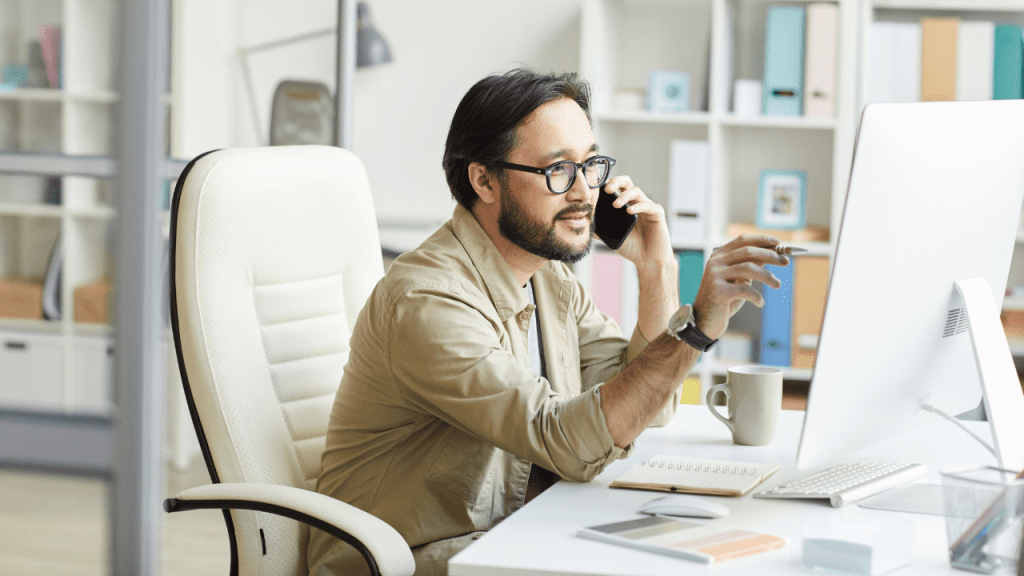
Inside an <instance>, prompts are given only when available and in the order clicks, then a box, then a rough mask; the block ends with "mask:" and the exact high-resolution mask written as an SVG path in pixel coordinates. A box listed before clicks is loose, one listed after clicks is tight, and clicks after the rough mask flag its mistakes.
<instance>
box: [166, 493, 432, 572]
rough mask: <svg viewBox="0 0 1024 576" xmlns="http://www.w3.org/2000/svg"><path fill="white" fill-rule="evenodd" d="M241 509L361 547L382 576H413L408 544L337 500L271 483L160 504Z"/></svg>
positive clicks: (369, 516) (191, 495)
mask: <svg viewBox="0 0 1024 576" xmlns="http://www.w3.org/2000/svg"><path fill="white" fill-rule="evenodd" d="M201 509H214V510H223V509H240V510H255V511H258V512H269V513H271V514H277V515H279V516H284V517H287V518H291V519H293V520H298V521H300V522H304V523H306V524H309V525H310V526H314V527H316V528H320V529H321V530H324V531H325V532H328V533H329V534H332V535H334V536H336V537H338V538H341V539H342V540H345V541H346V542H348V543H349V544H353V546H355V547H356V548H359V545H358V544H356V543H355V542H353V540H355V541H356V542H358V543H361V544H362V545H363V546H364V547H365V548H366V549H367V550H368V551H369V553H370V554H371V555H372V556H373V559H374V561H375V562H376V563H377V568H378V570H379V571H380V573H381V574H383V575H385V576H392V575H393V576H412V573H413V572H415V570H416V563H415V561H414V560H413V557H412V552H411V551H410V550H409V544H408V543H407V542H406V541H405V539H404V538H402V535H401V534H399V533H398V531H397V530H395V529H394V528H392V527H391V525H390V524H388V523H387V522H384V521H383V520H381V519H380V518H377V517H376V516H374V515H372V514H370V513H368V512H364V511H363V510H360V509H359V508H356V507H355V506H352V505H350V504H346V503H345V502H342V501H341V500H338V499H335V498H331V497H330V496H326V495H324V494H320V493H318V492H312V491H309V490H302V489H300V488H295V487H292V486H280V485H276V484H250V483H225V484H207V485H205V486H198V487H196V488H190V489H188V490H185V491H184V492H181V493H180V494H178V495H177V496H176V497H174V498H168V499H167V500H164V510H166V511H167V512H180V511H184V510H201Z"/></svg>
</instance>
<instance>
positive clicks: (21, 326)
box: [0, 318, 61, 334]
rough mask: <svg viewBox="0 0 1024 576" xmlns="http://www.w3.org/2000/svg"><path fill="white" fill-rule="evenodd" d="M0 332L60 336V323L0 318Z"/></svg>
mask: <svg viewBox="0 0 1024 576" xmlns="http://www.w3.org/2000/svg"><path fill="white" fill-rule="evenodd" d="M0 332H33V333H36V334H60V332H61V323H60V322H59V321H53V320H23V319H20V318H0Z"/></svg>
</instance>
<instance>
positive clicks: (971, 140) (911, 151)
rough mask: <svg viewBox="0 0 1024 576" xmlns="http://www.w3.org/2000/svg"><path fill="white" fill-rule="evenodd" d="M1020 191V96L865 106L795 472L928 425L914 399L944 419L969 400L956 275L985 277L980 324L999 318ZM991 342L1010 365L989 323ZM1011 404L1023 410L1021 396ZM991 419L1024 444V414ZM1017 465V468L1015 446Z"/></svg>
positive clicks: (969, 359)
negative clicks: (987, 300) (988, 306)
mask: <svg viewBox="0 0 1024 576" xmlns="http://www.w3.org/2000/svg"><path fill="white" fill-rule="evenodd" d="M1022 199H1024V101H1021V100H1000V101H987V102H929V103H912V104H872V105H869V106H867V107H866V108H865V110H864V113H863V116H862V118H861V124H860V130H859V133H858V137H857V143H856V146H855V151H854V161H853V166H852V169H851V174H850V182H849V188H848V190H847V197H846V204H845V207H844V211H843V219H842V224H841V227H840V231H839V236H838V240H837V244H836V253H835V258H834V260H833V268H832V274H831V280H830V283H829V289H828V299H827V303H826V306H825V314H824V320H823V323H822V329H821V336H820V339H819V345H818V354H817V359H816V362H815V366H814V371H813V374H812V377H811V386H810V393H809V396H808V404H807V414H806V417H805V421H804V428H803V432H802V434H801V438H800V447H799V451H798V455H797V465H798V467H799V468H800V469H807V468H811V467H815V466H819V465H823V464H827V463H832V462H835V461H838V460H839V459H840V458H842V457H843V456H844V455H846V454H848V453H849V452H852V451H855V450H857V449H860V448H863V447H866V446H869V445H871V444H874V443H877V442H880V441H883V440H885V439H887V438H889V437H891V436H893V435H896V434H900V433H902V432H904V431H906V430H908V429H910V428H913V427H917V426H919V425H923V424H927V423H931V422H935V421H936V419H937V418H938V416H936V415H935V414H932V413H929V412H927V411H926V410H925V409H924V408H923V407H924V406H926V405H927V406H929V407H935V408H937V409H940V410H942V411H944V412H946V413H948V414H952V415H955V414H960V413H963V412H966V411H968V410H971V409H973V408H975V407H977V406H978V405H979V402H980V401H981V398H982V388H981V386H980V384H979V376H978V365H977V362H976V358H975V352H974V347H973V345H972V334H971V333H970V331H969V330H968V322H967V316H966V313H965V309H964V308H965V307H964V301H963V298H962V297H961V294H960V291H959V290H958V289H957V288H956V287H955V283H956V282H957V281H961V280H965V279H971V278H978V277H980V278H982V279H984V281H985V282H986V283H987V288H988V289H989V290H990V292H991V301H992V303H993V304H994V308H993V309H994V310H995V312H994V314H995V315H996V317H995V318H989V319H988V320H989V323H988V325H989V326H990V327H991V326H998V310H999V309H1000V308H1001V306H1002V301H1003V295H1004V293H1005V288H1006V283H1007V276H1008V274H1009V270H1010V263H1011V258H1012V255H1013V250H1014V247H1015V245H1016V242H1017V234H1018V229H1019V227H1020V220H1021V202H1022ZM985 296H986V297H987V296H988V295H987V294H985ZM972 310H973V308H972ZM992 322H994V323H995V324H992ZM975 326H980V323H978V324H975V323H972V324H971V327H972V328H973V327H975ZM998 336H999V339H1000V341H1001V344H1002V346H1003V347H1005V348H1006V352H1005V354H1003V353H1002V352H1001V350H999V351H998V353H997V354H995V356H997V357H998V361H999V362H1000V363H1001V364H1000V366H1001V367H1005V363H1006V362H1008V363H1010V365H1011V367H1012V358H1011V357H1010V354H1009V348H1008V347H1007V346H1006V339H1005V336H1003V335H1002V332H1001V327H1000V328H999V334H998ZM1011 378H1012V380H1013V382H1006V381H1005V379H1004V382H1002V383H1001V384H1000V386H1002V387H1003V388H1002V391H1003V392H1004V393H1011V394H1012V392H1013V386H1016V396H1024V395H1022V394H1021V389H1020V383H1019V382H1018V381H1017V378H1016V372H1015V371H1013V374H1012V377H1011ZM986 383H987V384H988V386H989V387H991V386H992V385H993V383H991V382H989V381H988V379H986ZM1014 402H1016V401H1015V400H1014ZM1011 404H1012V407H1013V409H1014V410H1018V409H1020V410H1021V414H1017V416H1018V417H1020V416H1022V415H1024V408H1020V407H1024V398H1022V399H1021V401H1020V402H1019V403H1016V404H1014V403H1013V402H1011ZM1003 420H1005V418H1003ZM1000 424H1001V425H1004V426H1010V427H1012V428H1014V429H1019V430H1018V431H1017V437H1018V438H1024V418H1020V419H1018V420H1017V422H1005V421H1004V422H1001V423H1000ZM1008 447H1009V448H1013V446H1004V448H1008ZM909 458H912V455H908V459H909ZM1019 460H1020V461H1021V467H1024V454H1021V455H1020V458H1019Z"/></svg>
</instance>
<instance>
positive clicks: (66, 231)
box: [0, 0, 118, 415]
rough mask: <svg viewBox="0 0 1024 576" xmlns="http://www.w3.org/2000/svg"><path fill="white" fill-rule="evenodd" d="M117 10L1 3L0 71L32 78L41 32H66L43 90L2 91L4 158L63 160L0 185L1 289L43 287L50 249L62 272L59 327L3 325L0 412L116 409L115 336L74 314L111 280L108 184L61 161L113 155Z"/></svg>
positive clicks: (6, 177)
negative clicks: (83, 293)
mask: <svg viewBox="0 0 1024 576" xmlns="http://www.w3.org/2000/svg"><path fill="white" fill-rule="evenodd" d="M114 9H115V2H114V0H0V14H3V15H4V18H3V24H2V27H0V65H4V66H6V65H10V64H23V65H28V66H29V67H31V62H32V59H33V53H32V51H31V50H30V43H31V42H33V41H39V40H40V34H39V31H40V28H42V27H44V26H47V27H54V28H57V29H59V30H60V36H59V37H60V40H59V52H58V54H59V56H58V57H57V62H59V64H54V65H52V67H51V68H50V72H51V75H48V76H46V77H45V78H43V79H44V80H45V84H44V85H42V86H40V85H38V84H36V85H30V86H29V87H22V88H16V89H7V90H3V91H0V150H2V151H4V152H13V153H22V154H25V155H27V156H31V157H32V160H33V161H34V163H40V162H41V163H46V162H47V160H46V159H47V158H57V159H56V160H54V161H53V162H52V164H53V170H52V172H51V175H40V174H38V173H36V174H26V175H19V174H10V173H5V174H0V277H6V278H9V279H16V280H21V281H28V282H30V283H34V284H36V285H37V286H39V285H42V284H43V282H44V279H45V278H46V277H47V275H48V266H49V264H50V261H51V258H52V257H54V256H53V255H54V253H55V247H56V249H57V250H59V252H60V255H61V258H60V259H61V261H62V265H61V266H60V274H59V280H58V279H57V278H56V277H54V278H53V280H55V284H54V286H55V287H57V290H56V292H57V294H56V295H55V296H54V298H52V299H51V302H56V303H58V306H59V308H60V315H59V317H54V316H53V315H52V310H53V308H52V307H51V308H50V310H51V315H50V319H25V318H21V319H11V318H0V335H2V340H3V343H2V346H3V348H2V349H0V355H2V356H3V357H4V377H3V378H2V379H0V380H2V381H0V406H2V407H3V408H13V409H25V410H30V411H38V412H58V413H73V414H87V415H103V414H106V413H107V412H108V411H109V408H110V397H111V390H110V386H109V383H110V381H111V378H110V371H111V367H112V353H113V340H112V330H111V327H110V326H109V324H107V323H105V322H76V321H75V313H74V310H75V290H76V289H78V288H81V287H83V286H88V285H91V284H94V283H97V282H100V281H105V280H109V276H110V258H109V257H108V254H107V252H108V236H109V233H110V230H111V226H112V222H113V219H114V217H115V213H114V210H113V208H112V207H111V198H110V194H111V186H112V183H111V181H110V180H109V178H102V177H90V176H81V175H73V174H68V173H65V172H64V169H65V168H64V166H65V165H66V164H65V163H63V162H61V161H60V159H59V157H60V156H64V155H66V156H80V157H82V156H85V157H97V158H99V157H103V156H108V155H109V154H110V153H111V146H112V142H111V134H113V132H114V129H113V128H114V127H113V110H114V105H115V103H116V102H117V100H118V97H117V94H116V92H115V90H114V82H115V78H114V70H115V67H114V66H115V65H114V62H113V56H112V55H113V52H114V50H113V48H114V33H115V32H116V30H117V28H116V26H115V21H114ZM36 55H38V53H36ZM54 72H55V73H56V79H55V78H54V77H53V76H52V74H53V73H54ZM36 77H37V78H38V76H36ZM55 270H56V268H53V269H52V270H50V272H49V274H50V275H52V274H53V271H55ZM95 288H97V289H99V290H102V286H100V285H97V286H95ZM104 301H105V299H104V298H102V297H100V298H98V299H97V303H98V304H99V305H100V306H101V307H102V306H103V305H104V304H103V302H104Z"/></svg>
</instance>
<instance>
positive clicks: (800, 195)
mask: <svg viewBox="0 0 1024 576" xmlns="http://www.w3.org/2000/svg"><path fill="white" fill-rule="evenodd" d="M806 204H807V173H806V172H803V171H800V170H771V169H769V170H762V171H761V188H760V190H759V192H758V196H757V227H758V228H803V227H804V226H805V225H806V220H807V206H806Z"/></svg>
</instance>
